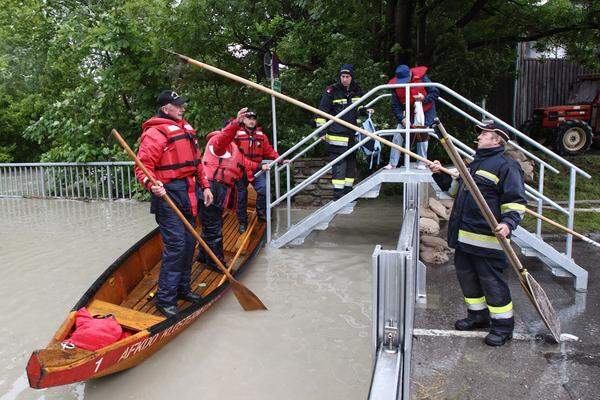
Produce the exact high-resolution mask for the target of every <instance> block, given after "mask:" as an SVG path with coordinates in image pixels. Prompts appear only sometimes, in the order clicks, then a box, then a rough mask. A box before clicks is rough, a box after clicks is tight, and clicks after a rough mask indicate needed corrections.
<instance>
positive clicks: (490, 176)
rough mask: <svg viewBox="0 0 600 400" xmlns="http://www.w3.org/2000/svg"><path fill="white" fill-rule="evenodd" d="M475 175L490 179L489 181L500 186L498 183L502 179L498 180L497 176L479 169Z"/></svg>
mask: <svg viewBox="0 0 600 400" xmlns="http://www.w3.org/2000/svg"><path fill="white" fill-rule="evenodd" d="M475 175H479V176H483V177H484V178H488V179H490V180H492V181H494V183H495V184H498V182H500V178H498V177H497V176H496V175H494V174H492V173H491V172H489V171H486V170H484V169H478V170H477V171H475Z"/></svg>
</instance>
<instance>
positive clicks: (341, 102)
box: [333, 99, 348, 104]
mask: <svg viewBox="0 0 600 400" xmlns="http://www.w3.org/2000/svg"><path fill="white" fill-rule="evenodd" d="M347 102H348V101H347V100H346V99H335V100H333V104H346V103H347Z"/></svg>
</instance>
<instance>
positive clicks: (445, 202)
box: [437, 199, 454, 211]
mask: <svg viewBox="0 0 600 400" xmlns="http://www.w3.org/2000/svg"><path fill="white" fill-rule="evenodd" d="M437 201H439V202H440V203H442V204H443V205H444V207H446V208H447V209H448V211H450V210H452V206H453V205H454V200H453V199H437Z"/></svg>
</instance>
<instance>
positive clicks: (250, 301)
mask: <svg viewBox="0 0 600 400" xmlns="http://www.w3.org/2000/svg"><path fill="white" fill-rule="evenodd" d="M112 134H113V136H114V137H115V138H116V139H117V140H118V141H119V143H120V144H121V146H122V147H123V149H125V151H126V152H127V154H129V156H130V157H131V158H132V159H133V160H134V161H135V163H136V165H137V166H138V167H139V168H140V169H141V170H142V171H143V172H144V174H146V176H147V177H148V179H150V181H151V182H152V184H153V185H154V186H157V185H158V183H157V181H156V179H154V176H153V175H152V174H151V173H150V172H149V171H148V170H147V169H146V167H145V166H144V164H142V162H141V161H140V159H139V158H138V157H137V156H136V155H135V153H134V152H133V150H131V147H129V145H128V144H127V142H125V140H124V139H123V138H122V137H121V135H120V134H119V132H117V131H116V130H115V129H113V130H112ZM162 198H163V199H164V200H165V201H166V202H167V204H168V205H169V207H171V208H172V209H173V211H174V212H175V213H176V214H177V216H178V217H179V218H180V219H181V221H182V222H183V224H184V225H185V227H186V228H187V230H188V231H189V232H190V233H191V234H192V235H193V236H194V238H196V240H197V241H198V243H200V246H202V248H203V249H204V251H206V253H207V254H208V255H209V256H210V258H212V259H213V261H214V262H215V263H216V264H217V266H218V267H219V269H220V270H221V271H222V272H223V273H224V274H225V276H226V277H227V279H229V283H230V284H231V289H232V290H233V293H234V294H235V297H236V298H237V299H238V301H239V303H240V304H241V306H242V307H243V308H244V310H246V311H252V310H266V309H267V307H265V305H264V304H263V302H262V301H260V299H259V298H258V297H257V296H256V295H255V294H254V293H252V291H250V289H248V288H247V287H246V286H244V285H242V284H241V283H240V282H238V281H237V280H236V279H235V278H234V277H233V276H232V275H231V274H230V273H229V271H228V270H227V268H225V266H224V265H223V263H222V262H221V260H219V258H218V257H217V256H216V255H215V253H213V251H212V250H211V249H210V247H208V245H207V244H206V242H205V241H204V240H202V238H201V237H200V235H199V234H198V232H196V230H195V229H194V227H193V226H192V224H190V223H189V222H188V220H187V218H185V217H184V215H183V214H182V213H181V211H179V208H177V206H176V205H175V203H173V200H171V198H170V197H169V196H168V195H167V194H164V195H163V196H162Z"/></svg>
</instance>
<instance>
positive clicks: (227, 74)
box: [163, 49, 595, 243]
mask: <svg viewBox="0 0 600 400" xmlns="http://www.w3.org/2000/svg"><path fill="white" fill-rule="evenodd" d="M163 50H165V51H166V52H168V53H171V54H173V55H175V56H177V57H179V58H180V59H181V60H183V61H184V62H186V63H188V64H191V65H194V66H196V67H199V68H202V69H205V70H208V71H211V72H214V73H216V74H218V75H221V76H224V77H226V78H229V79H232V80H234V81H237V82H240V83H242V84H244V85H246V86H250V87H252V88H254V89H257V90H260V91H261V92H264V93H267V94H269V95H271V96H275V97H277V98H279V99H281V100H284V101H287V102H288V103H291V104H294V105H297V106H298V107H301V108H304V109H305V110H308V111H310V112H312V113H314V114H318V115H320V116H322V117H324V118H327V119H330V120H333V121H334V122H335V123H337V124H340V125H343V126H345V127H346V128H349V129H352V130H354V131H358V132H360V133H362V134H363V135H366V136H368V137H370V138H371V139H374V140H377V141H379V142H381V143H383V144H385V145H387V146H390V147H393V148H394V149H396V150H398V151H401V152H402V153H406V154H408V155H410V156H411V157H413V158H415V159H417V160H420V161H423V162H425V163H426V164H432V161H430V160H428V159H427V158H425V157H422V156H420V155H418V154H416V153H413V152H412V151H410V150H408V149H406V148H404V147H402V146H399V145H397V144H395V143H393V142H390V141H389V140H386V139H384V138H382V137H379V136H377V135H375V134H373V133H371V132H369V131H367V130H365V129H363V128H360V127H358V126H356V125H353V124H351V123H349V122H347V121H344V120H342V119H340V118H337V117H335V116H333V115H331V114H328V113H326V112H324V111H321V110H319V109H317V108H315V107H312V106H309V105H308V104H306V103H303V102H301V101H299V100H296V99H294V98H292V97H289V96H286V95H284V94H282V93H279V92H276V91H274V90H271V89H269V88H267V87H265V86H263V85H259V84H258V83H255V82H252V81H249V80H248V79H245V78H242V77H240V76H238V75H235V74H232V73H231V72H227V71H224V70H222V69H220V68H217V67H214V66H212V65H209V64H206V63H203V62H200V61H198V60H194V59H193V58H191V57H188V56H185V55H183V54H179V53H175V52H174V51H171V50H167V49H163ZM440 171H442V172H444V173H446V174H448V175H451V176H456V174H455V173H453V172H452V171H450V170H448V169H446V168H443V167H441V169H440ZM538 215H539V214H538ZM538 218H539V216H538ZM565 229H568V228H565ZM577 237H581V236H578V235H577ZM586 239H587V240H586ZM586 239H583V240H585V241H586V242H588V243H591V242H593V241H592V240H591V239H589V238H586ZM594 243H595V242H594Z"/></svg>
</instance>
